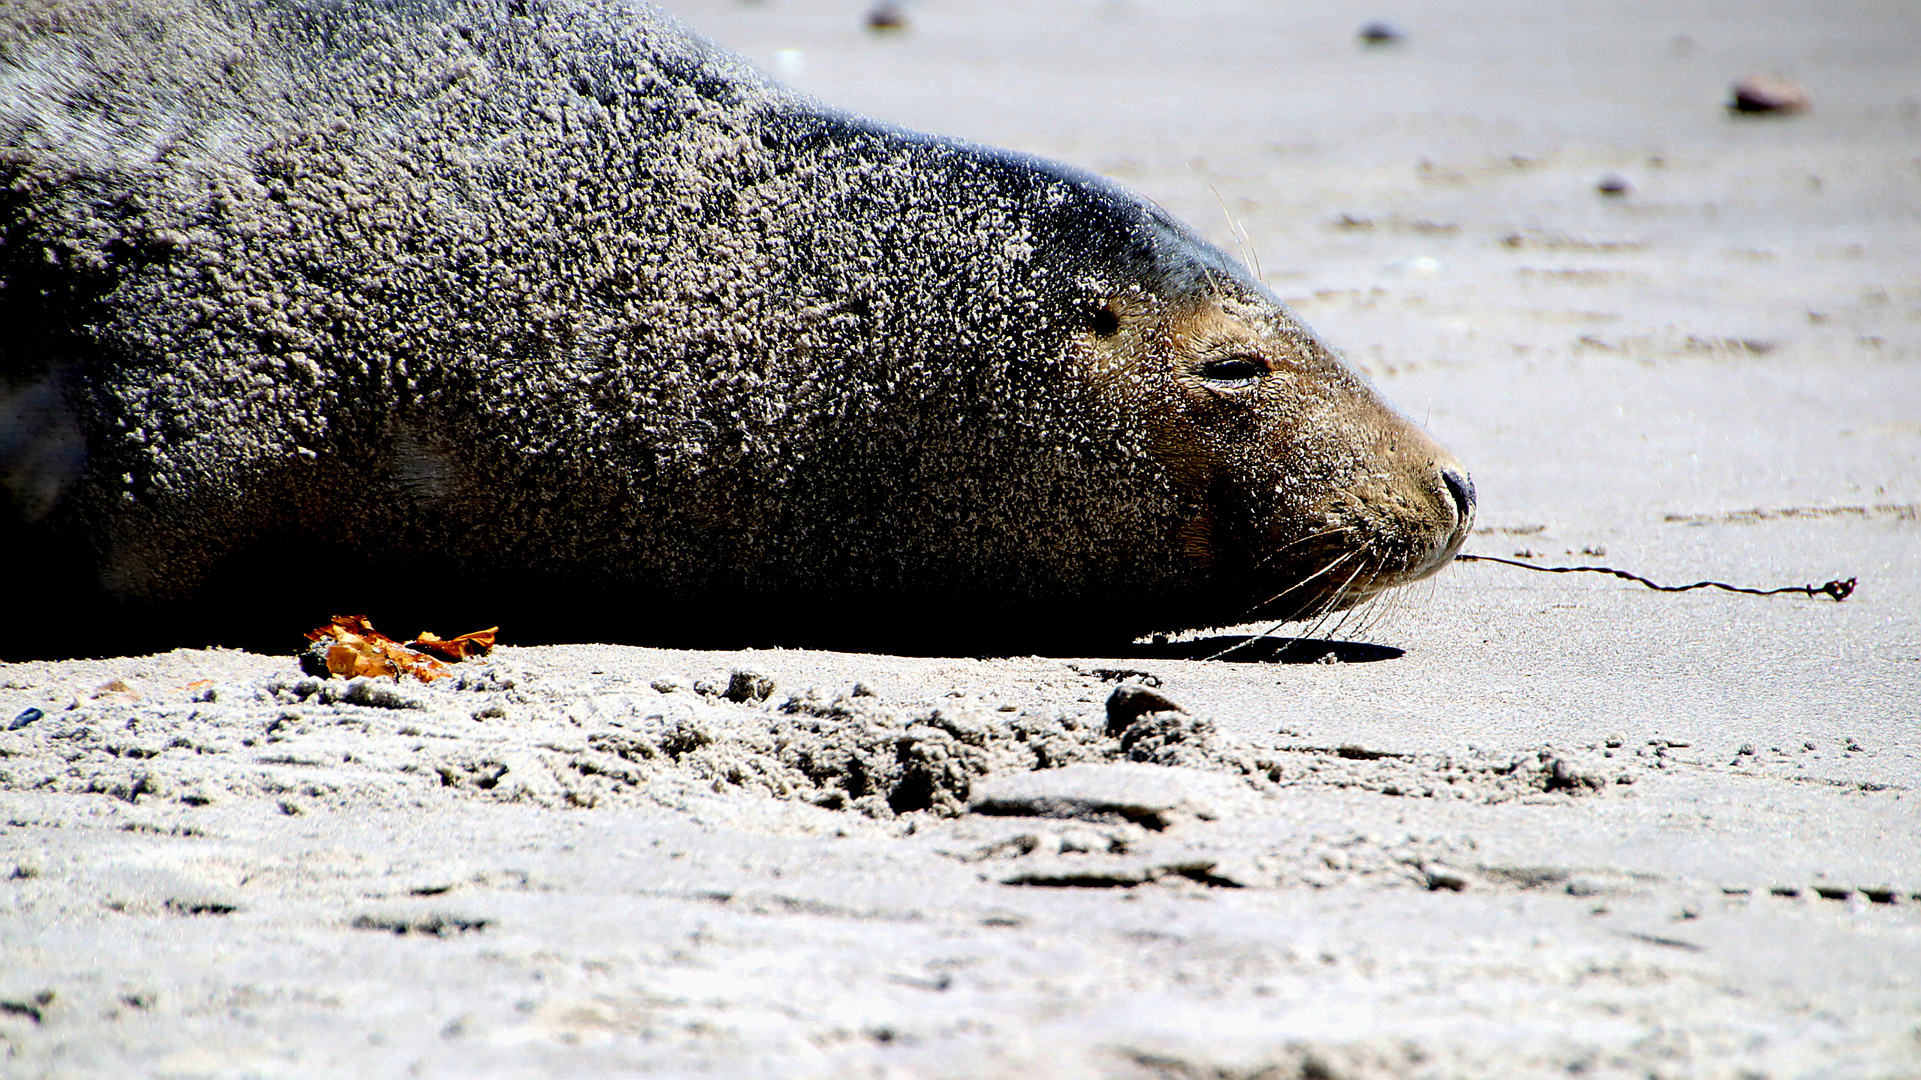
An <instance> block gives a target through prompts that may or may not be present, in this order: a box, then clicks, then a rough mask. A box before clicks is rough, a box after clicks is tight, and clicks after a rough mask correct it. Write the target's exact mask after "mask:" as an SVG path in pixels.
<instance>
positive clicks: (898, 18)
mask: <svg viewBox="0 0 1921 1080" xmlns="http://www.w3.org/2000/svg"><path fill="white" fill-rule="evenodd" d="M867 29H869V30H874V31H886V30H905V29H907V9H906V8H904V7H902V6H901V5H899V4H896V3H891V2H890V0H881V2H880V3H878V4H875V5H874V6H873V7H870V8H868V9H867Z"/></svg>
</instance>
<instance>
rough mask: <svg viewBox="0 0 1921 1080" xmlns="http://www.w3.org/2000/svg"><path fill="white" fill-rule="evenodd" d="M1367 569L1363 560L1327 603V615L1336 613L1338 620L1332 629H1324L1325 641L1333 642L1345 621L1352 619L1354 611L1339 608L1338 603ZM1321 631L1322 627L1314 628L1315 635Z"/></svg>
mask: <svg viewBox="0 0 1921 1080" xmlns="http://www.w3.org/2000/svg"><path fill="white" fill-rule="evenodd" d="M1368 569H1369V568H1368V564H1367V561H1366V560H1363V561H1362V563H1361V565H1359V566H1357V567H1355V568H1354V572H1353V573H1352V574H1349V575H1348V576H1347V580H1346V581H1343V582H1341V587H1340V588H1339V589H1337V590H1335V592H1334V596H1333V599H1332V600H1330V601H1329V602H1328V612H1327V615H1328V616H1333V615H1334V614H1336V613H1337V611H1338V613H1339V615H1340V618H1339V619H1336V620H1335V622H1334V625H1333V626H1332V627H1327V628H1325V629H1326V637H1327V640H1330V641H1331V640H1333V638H1334V636H1335V635H1336V634H1339V633H1340V632H1341V630H1342V629H1343V628H1345V627H1346V626H1347V621H1348V620H1349V619H1351V618H1353V617H1354V615H1355V609H1354V608H1351V607H1350V608H1341V607H1340V603H1341V601H1342V599H1344V598H1345V597H1346V596H1347V594H1348V590H1349V589H1350V588H1352V587H1353V585H1354V579H1356V578H1358V577H1360V576H1361V574H1362V573H1363V572H1366V571H1368ZM1325 618H1326V617H1323V622H1325ZM1322 629H1323V627H1322V626H1316V627H1315V630H1316V632H1317V633H1318V632H1320V631H1321V630H1322Z"/></svg>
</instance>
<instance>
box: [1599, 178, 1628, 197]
mask: <svg viewBox="0 0 1921 1080" xmlns="http://www.w3.org/2000/svg"><path fill="white" fill-rule="evenodd" d="M1594 190H1596V191H1598V192H1600V193H1601V194H1603V195H1609V196H1614V197H1616V198H1618V197H1620V196H1622V195H1626V194H1627V193H1628V192H1630V191H1633V190H1634V185H1633V184H1630V183H1628V182H1627V178H1626V177H1624V176H1621V175H1619V174H1617V173H1609V174H1607V175H1606V176H1603V177H1601V181H1600V183H1598V184H1595V185H1594Z"/></svg>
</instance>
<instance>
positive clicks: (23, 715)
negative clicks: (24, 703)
mask: <svg viewBox="0 0 1921 1080" xmlns="http://www.w3.org/2000/svg"><path fill="white" fill-rule="evenodd" d="M45 715H47V714H46V713H43V712H41V711H40V710H39V709H22V710H20V715H18V716H16V717H14V718H13V722H12V723H10V724H8V725H7V730H8V731H19V730H20V729H21V728H23V727H26V726H27V725H28V724H31V723H33V722H34V721H35V720H38V719H40V718H41V717H43V716H45Z"/></svg>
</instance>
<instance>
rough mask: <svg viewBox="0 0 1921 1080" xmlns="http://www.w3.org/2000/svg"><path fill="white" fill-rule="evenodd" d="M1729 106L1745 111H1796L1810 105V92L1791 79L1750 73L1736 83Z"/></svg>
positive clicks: (1738, 110) (1735, 109)
mask: <svg viewBox="0 0 1921 1080" xmlns="http://www.w3.org/2000/svg"><path fill="white" fill-rule="evenodd" d="M1728 107H1729V108H1731V109H1733V110H1734V111H1735V112H1744V113H1794V112H1800V111H1802V110H1803V109H1806V108H1807V107H1808V92H1807V91H1806V90H1805V89H1803V88H1802V87H1801V85H1800V84H1799V83H1796V82H1794V81H1792V80H1790V79H1783V78H1779V77H1777V76H1773V75H1750V76H1748V77H1747V78H1745V79H1742V80H1741V81H1740V82H1738V83H1735V84H1734V100H1733V101H1732V102H1731V103H1729V105H1728Z"/></svg>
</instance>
